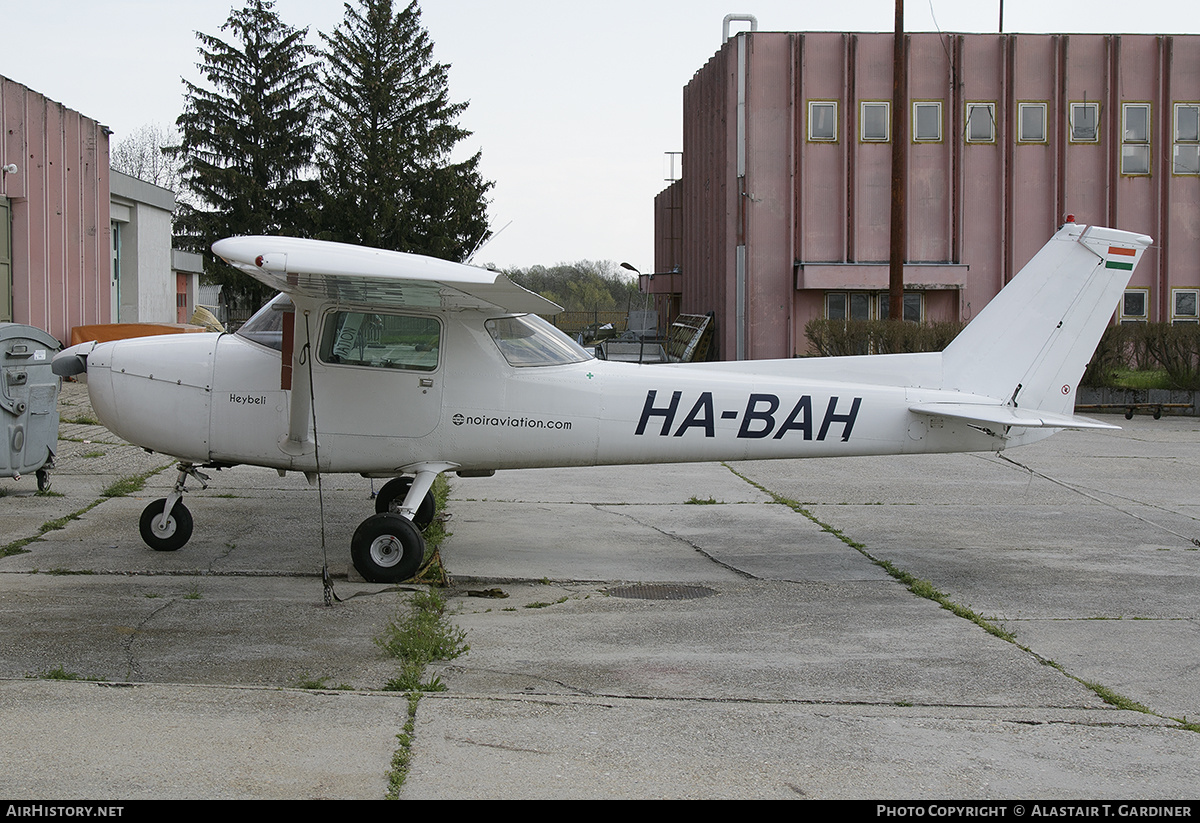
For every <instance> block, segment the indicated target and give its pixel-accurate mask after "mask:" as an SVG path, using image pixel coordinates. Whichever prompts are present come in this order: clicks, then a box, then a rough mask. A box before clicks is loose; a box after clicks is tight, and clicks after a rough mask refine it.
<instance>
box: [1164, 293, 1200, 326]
mask: <svg viewBox="0 0 1200 823" xmlns="http://www.w3.org/2000/svg"><path fill="white" fill-rule="evenodd" d="M1183 296H1188V297H1191V304H1192V307H1191V309H1192V310H1191V313H1190V314H1189V313H1188V312H1186V311H1185V312H1182V313H1181V312H1180V311H1179V298H1180V297H1183ZM1171 322H1172V323H1200V289H1171Z"/></svg>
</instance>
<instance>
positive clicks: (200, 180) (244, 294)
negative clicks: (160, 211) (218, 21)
mask: <svg viewBox="0 0 1200 823" xmlns="http://www.w3.org/2000/svg"><path fill="white" fill-rule="evenodd" d="M221 30H222V31H227V32H229V34H230V37H229V41H228V42H226V41H225V40H222V39H220V38H218V37H214V36H212V35H208V34H203V33H200V32H197V33H196V36H197V38H198V39H199V41H200V44H201V45H200V47H199V52H200V56H201V62H200V63H198V64H197V65H198V66H199V68H200V70H201V73H202V74H203V76H204V78H205V80H207V82H208V84H209V87H208V88H203V87H201V86H198V85H195V84H193V83H189V82H187V81H184V85H185V87H186V99H185V103H184V111H183V114H181V115H180V117H179V119H178V120H177V121H176V122H177V125H178V127H179V131H180V133H181V135H182V141H181V144H180V146H178V147H177V148H175V149H174V150H173V151H174V152H175V153H176V155H177V156H178V157H179V158H180V160H181V165H182V169H181V171H182V178H183V185H184V187H185V189H186V190H187V192H188V196H189V201H190V202H189V203H187V204H185V205H183V206H182V207H181V208H180V210H179V213H178V215H177V217H176V221H175V234H176V242H177V243H178V244H179V245H180V246H181V247H182V248H185V249H188V250H191V251H196V252H203V253H206V254H207V253H208V251H209V247H210V246H211V245H212V243H213V242H214V241H216V240H219V239H220V238H222V237H228V236H230V235H237V234H286V235H301V236H303V235H306V234H311V233H312V220H313V212H314V203H315V198H316V193H317V181H316V180H315V179H314V177H313V174H312V166H313V155H314V152H315V148H316V141H315V137H314V134H313V124H314V123H315V121H316V116H317V94H316V92H317V81H318V75H317V69H316V66H315V64H314V62H313V58H314V57H315V54H316V52H315V50H314V49H313V48H312V47H311V46H309V45H308V44H306V43H305V42H304V38H305V36H306V33H307V30H305V29H294V28H291V27H290V26H287V25H284V23H283V22H282V21H281V20H280V19H279V16H278V15H277V14H276V13H275V10H274V3H273V2H270V0H250V2H247V4H246V6H245V7H244V8H243V9H241V10H234V11H232V12H231V13H230V15H229V19H228V20H227V21H226V22H225V24H224V25H223V26H222V27H221ZM206 265H207V267H208V272H209V274H210V275H211V276H212V277H213V279H214V280H216V281H217V282H220V283H222V284H224V285H225V288H226V293H227V295H229V296H230V297H232V298H234V299H240V300H242V301H244V302H245V303H247V304H249V305H255V306H256V305H257V304H258V303H260V302H262V300H263V299H265V297H266V296H267V294H268V292H267V289H266V287H265V286H262V285H261V284H259V283H258V282H257V281H254V280H252V279H251V278H249V277H247V276H245V275H243V274H241V273H239V272H237V271H235V270H233V269H232V268H230V267H229V266H226V265H225V264H223V263H221V262H220V261H216V260H213V259H212V258H211V256H210V257H208V258H207V263H206Z"/></svg>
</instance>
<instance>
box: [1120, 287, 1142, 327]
mask: <svg viewBox="0 0 1200 823" xmlns="http://www.w3.org/2000/svg"><path fill="white" fill-rule="evenodd" d="M1135 295H1137V296H1140V297H1141V299H1142V311H1141V314H1126V313H1125V309H1126V308H1128V306H1127V305H1126V302H1127V301H1128V299H1129V298H1130V297H1133V296H1135ZM1117 311H1118V315H1117V320H1118V322H1120V323H1146V322H1148V321H1149V320H1150V289H1146V288H1134V289H1125V294H1123V295H1122V296H1121V304H1120V305H1119V306H1118V307H1117Z"/></svg>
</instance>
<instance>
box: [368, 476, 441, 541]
mask: <svg viewBox="0 0 1200 823" xmlns="http://www.w3.org/2000/svg"><path fill="white" fill-rule="evenodd" d="M412 482H413V479H412V478H411V477H393V478H392V479H391V480H389V481H388V482H386V483H384V484H383V488H382V489H380V490H379V494H377V495H375V512H376V513H377V514H387V513H389V512H390V513H392V514H395V513H397V512H399V511H400V506H401V504H403V503H404V498H405V496H406V495H407V494H408V489H409V487H410V486H412ZM435 514H437V504H435V503H434V502H433V492H425V499H424V500H422V501H421V505H420V506H418V507H417V513H416V514H414V515H413V519H412V522H413V523H415V524H416V525H417V528H418V529H420V530H421V531H425V529H427V528H429V524H430V523H432V522H433V516H434V515H435Z"/></svg>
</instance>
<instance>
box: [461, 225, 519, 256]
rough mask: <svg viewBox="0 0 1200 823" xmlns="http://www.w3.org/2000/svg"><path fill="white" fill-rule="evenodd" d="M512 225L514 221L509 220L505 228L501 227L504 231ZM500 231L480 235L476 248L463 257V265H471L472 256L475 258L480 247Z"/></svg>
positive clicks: (493, 238)
mask: <svg viewBox="0 0 1200 823" xmlns="http://www.w3.org/2000/svg"><path fill="white" fill-rule="evenodd" d="M511 225H512V221H511V220H509V221H508V222H507V223H505V224H504V226H503V228H501V229H500V231H504V229H507V228H508V227H509V226H511ZM500 231H498V232H496V233H495V234H484V235H483V237H480V238H479V242H478V243H476V244H475V248H473V249H471V253H470V254H468V255H467V256H466V258H464V259H463V261H462V262H463V265H466V266H469V265H471V258H473V257H474V256H475V255H476V254H478V253H479V250H480V249H482V248H483V247H484V246H486V245H487V244H488V243H490V242H492V241H493V240H495V239H496V238H497V237H499V236H500Z"/></svg>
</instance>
